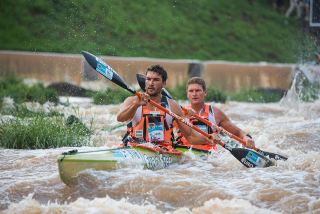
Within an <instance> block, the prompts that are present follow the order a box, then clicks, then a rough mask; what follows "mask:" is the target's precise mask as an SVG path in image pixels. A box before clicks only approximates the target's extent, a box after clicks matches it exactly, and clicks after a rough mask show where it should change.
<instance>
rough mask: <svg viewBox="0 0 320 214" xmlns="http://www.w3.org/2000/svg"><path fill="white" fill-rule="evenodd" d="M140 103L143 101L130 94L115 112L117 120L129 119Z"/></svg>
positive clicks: (124, 120)
mask: <svg viewBox="0 0 320 214" xmlns="http://www.w3.org/2000/svg"><path fill="white" fill-rule="evenodd" d="M141 104H143V103H141V101H140V99H139V98H138V97H137V96H131V97H128V98H127V99H125V101H124V102H123V104H122V105H121V106H120V111H119V112H118V114H117V121H119V122H126V121H129V120H131V119H132V118H133V116H134V115H135V113H136V111H137V109H138V108H139V106H140V105H141Z"/></svg>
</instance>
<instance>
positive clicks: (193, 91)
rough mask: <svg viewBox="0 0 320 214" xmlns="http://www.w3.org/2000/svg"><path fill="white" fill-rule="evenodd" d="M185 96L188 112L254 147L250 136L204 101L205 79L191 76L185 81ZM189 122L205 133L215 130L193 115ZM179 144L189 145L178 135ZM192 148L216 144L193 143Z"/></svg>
mask: <svg viewBox="0 0 320 214" xmlns="http://www.w3.org/2000/svg"><path fill="white" fill-rule="evenodd" d="M186 90H187V97H188V99H189V101H190V105H188V106H185V109H187V110H188V111H190V112H189V114H191V115H192V114H193V115H194V114H196V115H199V116H201V117H202V118H204V119H206V120H208V121H209V122H210V123H211V124H214V125H218V126H221V127H222V128H223V129H225V130H227V131H228V132H230V133H232V134H233V135H236V136H237V137H239V138H240V139H243V141H245V142H246V146H247V147H248V148H254V146H255V143H254V141H253V139H252V137H251V136H250V135H249V134H247V133H245V132H244V131H242V130H241V129H240V128H238V127H237V126H236V125H235V124H233V123H232V122H231V120H230V119H229V118H228V117H227V116H226V115H225V114H224V113H223V112H222V111H221V110H220V109H218V108H217V107H216V106H213V105H212V104H209V103H205V101H204V99H205V97H206V96H207V87H206V83H205V81H204V80H203V79H202V78H200V77H193V78H191V79H190V80H189V81H188V82H187V89H186ZM187 114H188V113H187ZM189 119H190V122H191V123H192V124H194V125H196V126H198V127H199V128H200V129H201V130H203V131H205V132H206V133H209V134H211V133H213V132H216V131H217V130H216V129H215V128H214V127H210V126H208V125H207V124H205V123H204V122H202V121H200V120H198V119H196V118H195V117H193V116H190V118H189ZM178 142H179V144H181V145H185V146H190V145H191V144H190V143H189V142H188V140H187V139H186V138H185V137H183V136H180V139H179V141H178ZM193 148H199V149H207V150H210V149H215V148H216V145H195V146H193Z"/></svg>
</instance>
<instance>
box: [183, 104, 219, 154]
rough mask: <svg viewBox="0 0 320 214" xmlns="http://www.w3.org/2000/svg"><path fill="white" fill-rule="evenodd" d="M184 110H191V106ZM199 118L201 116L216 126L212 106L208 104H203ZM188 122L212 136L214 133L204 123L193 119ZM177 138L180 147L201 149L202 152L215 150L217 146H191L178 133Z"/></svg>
mask: <svg viewBox="0 0 320 214" xmlns="http://www.w3.org/2000/svg"><path fill="white" fill-rule="evenodd" d="M185 108H186V109H188V110H192V108H191V105H188V106H186V107H185ZM199 116H201V117H202V118H203V119H206V120H208V121H210V122H211V123H213V124H216V121H215V119H214V111H213V106H212V105H210V104H207V103H205V104H204V111H202V112H201V115H199ZM190 122H191V123H192V124H193V125H195V126H197V127H198V128H199V129H201V130H202V131H204V132H206V133H208V134H212V133H213V132H215V130H212V127H210V126H208V125H207V124H205V123H204V122H202V121H200V120H198V119H196V118H194V117H191V118H190ZM178 136H179V137H178V142H179V144H181V145H184V146H190V147H191V146H192V148H197V149H203V150H211V149H214V150H217V145H193V144H191V143H190V142H188V140H187V139H186V138H185V137H183V136H182V134H181V132H178Z"/></svg>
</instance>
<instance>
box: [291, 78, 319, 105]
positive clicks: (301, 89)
mask: <svg viewBox="0 0 320 214" xmlns="http://www.w3.org/2000/svg"><path fill="white" fill-rule="evenodd" d="M319 81H320V80H319ZM319 81H315V82H314V83H311V82H310V81H309V80H308V79H307V78H306V76H305V75H303V74H302V73H298V74H297V76H296V82H295V88H296V92H297V94H298V97H299V99H300V100H302V101H305V102H312V101H314V100H317V99H319V98H320V82H319Z"/></svg>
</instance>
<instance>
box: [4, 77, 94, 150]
mask: <svg viewBox="0 0 320 214" xmlns="http://www.w3.org/2000/svg"><path fill="white" fill-rule="evenodd" d="M4 97H11V98H12V101H10V100H9V103H6V104H4V103H3V98H4ZM0 98H1V99H0V101H1V105H0V115H10V116H13V117H10V119H7V118H8V117H1V118H0V147H3V148H11V149H45V148H55V147H62V146H83V145H86V144H87V143H88V139H89V137H90V135H91V133H92V131H91V130H90V129H89V128H87V127H86V126H85V125H84V124H83V123H82V122H81V121H80V119H78V118H77V117H75V116H74V115H71V116H69V117H68V118H67V119H66V120H65V119H64V115H63V114H61V113H59V112H57V111H54V110H51V111H49V112H45V111H44V110H40V111H39V110H38V111H32V110H29V109H28V108H27V106H26V105H25V104H23V102H26V101H33V102H39V103H41V104H43V103H45V102H47V101H51V102H54V103H57V102H58V96H57V94H56V92H55V91H54V90H53V89H48V88H45V87H44V86H43V85H41V84H36V85H33V86H31V87H29V86H27V85H25V84H24V83H23V82H22V80H20V79H17V78H15V77H7V78H5V79H0Z"/></svg>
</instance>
